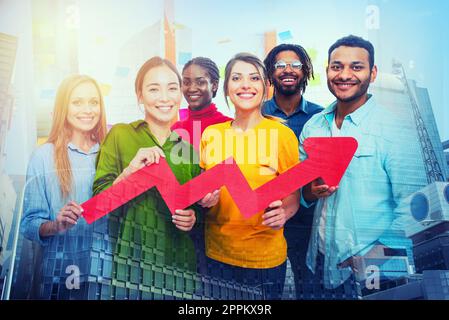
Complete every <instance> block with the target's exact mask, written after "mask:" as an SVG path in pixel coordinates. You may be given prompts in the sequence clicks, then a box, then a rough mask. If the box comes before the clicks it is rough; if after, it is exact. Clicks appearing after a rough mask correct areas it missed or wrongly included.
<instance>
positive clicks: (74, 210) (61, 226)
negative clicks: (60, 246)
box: [55, 201, 83, 233]
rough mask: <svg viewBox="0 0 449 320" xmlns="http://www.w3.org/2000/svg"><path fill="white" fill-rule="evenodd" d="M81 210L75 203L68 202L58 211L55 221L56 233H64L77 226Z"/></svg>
mask: <svg viewBox="0 0 449 320" xmlns="http://www.w3.org/2000/svg"><path fill="white" fill-rule="evenodd" d="M82 213H83V208H82V207H81V206H80V205H79V204H77V203H76V202H75V201H70V202H69V203H67V204H66V205H65V206H64V207H62V208H61V210H59V213H58V216H57V217H56V220H55V227H56V230H55V231H56V233H60V232H65V231H67V230H68V229H70V228H73V226H74V225H76V224H77V222H78V219H79V218H80V217H81V214H82Z"/></svg>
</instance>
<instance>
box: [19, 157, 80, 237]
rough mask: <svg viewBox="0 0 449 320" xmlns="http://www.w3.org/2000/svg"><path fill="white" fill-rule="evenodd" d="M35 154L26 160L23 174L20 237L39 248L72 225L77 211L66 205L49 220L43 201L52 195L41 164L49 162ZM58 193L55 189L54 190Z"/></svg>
mask: <svg viewBox="0 0 449 320" xmlns="http://www.w3.org/2000/svg"><path fill="white" fill-rule="evenodd" d="M43 151H44V150H42V149H41V150H39V151H38V152H36V153H35V154H34V155H33V157H32V158H31V160H30V163H29V166H28V170H27V182H26V187H25V197H24V206H23V208H24V209H23V217H22V221H21V227H22V232H23V233H24V236H25V237H26V238H28V239H30V240H32V241H36V242H39V243H40V244H41V245H46V244H47V238H48V237H51V236H54V235H56V234H58V233H60V232H64V231H66V230H68V229H70V228H72V227H73V226H74V225H76V223H77V220H78V219H79V218H80V217H81V211H82V209H81V207H80V206H79V205H78V204H76V203H75V202H73V201H71V202H69V203H68V204H66V205H65V206H64V207H63V208H62V209H61V210H60V211H59V213H58V215H57V216H56V219H55V220H52V217H51V207H52V206H51V204H50V202H49V200H48V198H47V193H48V192H54V191H55V188H53V189H50V190H51V191H49V190H47V189H48V188H49V186H47V180H46V179H45V175H46V174H47V172H48V170H46V167H45V164H46V163H47V162H48V161H49V159H48V158H46V157H45V156H46V155H44V154H42V153H41V152H43ZM56 190H57V191H59V186H56Z"/></svg>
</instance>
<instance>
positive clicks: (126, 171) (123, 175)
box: [112, 167, 132, 185]
mask: <svg viewBox="0 0 449 320" xmlns="http://www.w3.org/2000/svg"><path fill="white" fill-rule="evenodd" d="M131 174H132V170H131V169H130V168H129V167H126V168H125V169H124V170H123V171H122V173H120V175H119V176H118V177H117V178H116V179H115V180H114V182H113V183H112V185H115V184H117V183H119V182H120V181H122V180H124V179H126V178H127V177H129V176H130V175H131Z"/></svg>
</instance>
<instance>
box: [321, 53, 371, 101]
mask: <svg viewBox="0 0 449 320" xmlns="http://www.w3.org/2000/svg"><path fill="white" fill-rule="evenodd" d="M376 75H377V68H376V66H373V68H372V70H370V64H369V54H368V51H367V50H365V49H363V48H358V47H346V46H341V47H338V48H336V49H335V50H334V51H332V53H331V55H330V59H329V66H328V67H327V86H328V87H329V90H330V91H331V92H332V94H333V95H334V96H335V97H336V98H337V100H338V101H339V102H344V103H350V104H360V105H361V104H363V103H364V101H366V98H367V92H368V87H369V85H370V83H371V82H374V80H375V79H376Z"/></svg>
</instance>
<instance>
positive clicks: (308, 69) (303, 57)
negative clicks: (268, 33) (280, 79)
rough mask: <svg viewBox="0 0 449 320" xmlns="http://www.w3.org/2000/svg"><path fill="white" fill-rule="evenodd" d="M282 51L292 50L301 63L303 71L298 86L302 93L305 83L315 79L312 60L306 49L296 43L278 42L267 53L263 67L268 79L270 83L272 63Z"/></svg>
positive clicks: (272, 70)
mask: <svg viewBox="0 0 449 320" xmlns="http://www.w3.org/2000/svg"><path fill="white" fill-rule="evenodd" d="M282 51H293V52H295V53H296V54H297V55H298V57H299V60H300V61H301V63H302V72H303V73H304V78H303V79H302V82H301V85H300V88H301V92H302V93H304V92H305V91H306V87H307V84H308V82H309V80H310V79H315V77H314V75H313V65H312V60H311V59H310V57H309V55H308V54H307V51H306V50H305V49H304V48H303V47H301V46H300V45H298V44H286V43H283V44H280V45H278V46H276V47H274V48H273V49H271V51H270V52H269V53H268V55H267V57H266V58H265V60H264V61H263V63H264V64H265V68H266V69H267V72H268V75H269V79H270V82H271V84H273V74H274V71H275V70H274V65H275V63H276V56H277V55H278V54H279V53H280V52H282Z"/></svg>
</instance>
